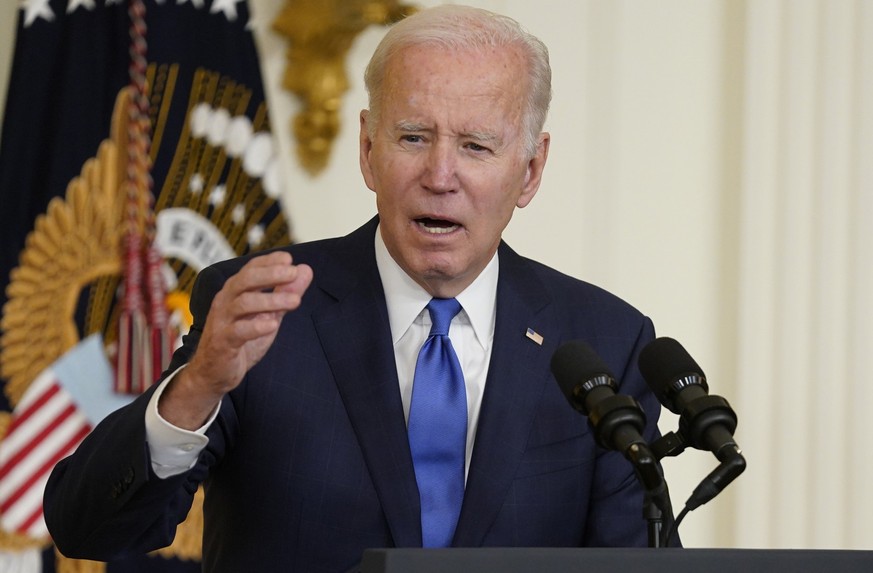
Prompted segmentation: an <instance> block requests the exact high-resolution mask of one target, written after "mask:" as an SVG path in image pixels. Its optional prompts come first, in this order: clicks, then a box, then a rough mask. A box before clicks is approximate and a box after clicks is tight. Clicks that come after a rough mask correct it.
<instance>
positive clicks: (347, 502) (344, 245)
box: [45, 6, 659, 571]
mask: <svg viewBox="0 0 873 573" xmlns="http://www.w3.org/2000/svg"><path fill="white" fill-rule="evenodd" d="M550 76H551V72H550V68H549V65H548V54H547V51H546V48H545V46H543V45H542V43H541V42H539V41H538V40H537V39H535V38H533V37H531V36H529V35H528V34H526V33H525V32H523V31H522V30H521V29H520V28H519V27H518V24H517V23H515V22H514V21H512V20H510V19H508V18H504V17H501V16H497V15H494V14H491V13H488V12H485V11H481V10H477V9H472V8H466V7H451V6H446V7H441V8H434V9H430V10H425V11H422V12H420V13H418V14H417V15H415V16H412V17H410V18H408V19H406V20H404V21H403V22H401V23H399V24H397V25H396V26H395V27H393V28H392V29H391V30H390V31H389V32H388V34H387V36H386V38H385V39H384V40H383V42H382V43H381V44H380V46H379V47H378V48H377V50H376V53H375V54H374V56H373V59H372V60H371V63H370V65H369V66H368V69H367V72H366V84H367V89H368V91H369V94H370V109H369V111H367V110H365V111H363V112H362V113H361V135H360V167H361V171H362V173H363V176H364V181H365V182H366V184H367V186H368V187H369V188H370V189H372V190H373V191H374V192H375V194H376V205H377V211H378V217H376V218H374V219H373V220H371V221H370V222H368V223H367V224H365V225H364V226H363V227H361V228H360V229H358V230H356V231H354V232H353V233H351V234H350V235H348V236H346V237H342V238H338V239H330V240H325V241H318V242H315V243H309V244H301V245H295V246H292V247H289V248H284V249H279V250H276V251H273V252H271V253H268V254H264V255H262V256H257V257H249V258H245V259H240V260H232V261H227V262H224V263H220V264H218V265H216V266H214V267H212V268H209V269H207V270H205V271H204V272H203V273H202V274H201V276H200V277H199V279H198V282H197V285H196V286H195V291H194V294H193V297H192V303H191V306H192V312H193V314H194V317H195V321H194V326H193V327H192V330H191V333H190V334H189V335H188V336H187V337H186V340H185V343H184V346H183V347H182V348H181V349H180V350H179V351H178V352H177V353H176V354H175V356H174V358H173V362H172V364H171V365H170V368H169V369H168V372H169V373H170V374H169V375H168V376H167V377H166V378H165V380H164V381H163V382H162V384H161V385H159V386H158V387H157V389H156V390H152V391H149V392H147V393H146V394H144V395H143V396H142V397H140V398H139V399H138V400H137V401H136V402H134V403H133V404H132V405H131V406H129V407H127V408H125V409H123V410H120V411H118V412H116V413H115V414H113V415H112V416H110V417H109V418H107V420H106V421H104V422H103V423H102V424H101V425H100V426H99V427H98V428H96V429H95V431H94V432H93V433H92V435H91V436H89V438H88V439H87V440H86V442H85V443H84V444H83V445H82V446H81V447H80V448H79V449H78V451H77V452H76V454H75V455H74V456H72V457H71V458H69V459H67V460H65V461H64V462H62V463H61V464H59V465H58V466H57V468H56V469H55V471H54V472H53V474H52V478H51V480H50V483H49V485H48V488H47V491H46V501H45V508H46V520H47V523H48V525H49V528H50V530H51V532H52V535H53V537H54V539H55V542H56V544H57V546H58V547H59V548H60V550H61V551H62V552H63V553H65V554H67V555H69V556H73V557H85V558H91V559H109V558H113V557H117V556H120V555H123V554H126V553H129V552H143V551H148V550H151V549H154V548H157V547H160V546H162V545H164V544H167V543H169V542H170V541H171V540H172V538H173V534H174V531H175V526H176V523H177V522H179V521H180V520H182V519H183V518H184V516H185V514H186V512H187V510H188V507H189V505H190V502H191V497H192V495H193V493H194V491H195V489H196V487H197V485H198V484H200V483H204V485H205V488H206V500H205V504H204V519H205V526H204V547H203V564H204V569H205V570H207V571H315V570H317V571H342V570H346V569H347V568H349V567H350V566H352V565H353V564H354V563H355V562H356V561H357V560H358V559H359V558H360V556H361V552H362V551H363V550H364V549H365V548H367V547H392V546H406V547H415V546H421V545H426V546H444V545H453V546H598V545H599V546H605V545H638V546H639V545H642V546H644V545H646V524H645V522H644V520H643V518H642V505H643V495H642V492H641V489H640V487H639V486H638V483H637V480H636V479H635V477H634V473H633V470H632V467H631V465H630V464H629V463H628V462H627V461H626V460H625V459H623V458H622V457H621V455H620V454H618V453H616V452H607V451H604V450H602V449H599V448H597V447H596V445H595V442H594V438H593V436H592V434H591V432H590V430H589V428H588V426H587V424H586V420H585V418H584V417H583V416H581V415H579V414H578V413H576V412H575V411H573V409H572V408H570V406H569V405H568V404H567V402H566V400H565V398H564V397H563V396H562V395H561V392H560V390H559V388H558V387H557V385H556V383H555V381H554V379H553V378H552V376H551V374H550V371H549V362H550V359H551V356H552V354H553V353H554V351H555V349H556V348H557V347H558V346H559V345H560V344H561V343H562V342H564V341H566V340H569V339H585V340H586V341H588V342H589V343H590V344H591V346H592V347H593V348H594V349H595V351H596V352H598V354H599V355H600V356H601V357H602V358H603V360H604V361H605V362H606V363H607V365H609V367H610V368H611V369H612V370H613V371H614V372H615V373H616V374H617V375H618V376H617V377H618V379H619V380H620V384H621V388H620V391H621V392H622V393H623V394H629V395H633V396H635V397H636V398H637V399H638V400H639V401H640V402H641V403H642V404H643V405H644V408H645V410H646V412H647V415H648V416H647V418H648V424H647V428H646V432H645V437H646V438H647V439H649V440H652V439H654V437H655V436H656V433H657V430H656V422H657V418H658V412H659V407H658V405H657V401H656V400H655V399H654V397H653V396H652V395H651V393H649V392H648V391H647V390H646V389H645V384H644V383H643V381H642V379H641V377H640V374H639V372H638V370H637V367H636V362H637V356H638V353H639V351H640V350H641V348H642V347H643V346H644V345H645V344H646V343H647V342H648V341H650V340H651V339H652V338H653V336H654V333H653V327H652V324H651V322H650V321H649V320H648V319H647V318H645V317H644V316H643V315H641V314H640V313H639V312H637V311H636V310H634V309H633V308H631V307H630V306H628V305H627V304H626V303H624V302H622V301H620V300H619V299H617V298H615V297H614V296H612V295H610V294H608V293H606V292H604V291H602V290H600V289H597V288H596V287H593V286H591V285H588V284H585V283H583V282H581V281H578V280H576V279H573V278H570V277H567V276H565V275H562V274H560V273H558V272H557V271H554V270H552V269H549V268H547V267H544V266H543V265H540V264H538V263H535V262H533V261H530V260H527V259H524V258H522V257H520V256H519V255H517V254H516V253H515V252H513V251H512V250H511V249H510V248H509V247H508V246H507V245H506V244H504V243H502V242H501V239H500V237H501V233H502V231H503V229H504V228H505V227H506V225H507V224H508V222H509V220H510V218H511V216H512V214H513V212H514V210H515V208H516V207H525V206H526V205H527V204H528V203H529V202H530V201H531V199H532V198H533V197H534V195H535V194H536V192H537V190H538V188H539V185H540V181H541V177H542V173H543V168H544V166H545V163H546V159H547V156H548V150H549V135H548V134H547V133H542V132H541V130H542V127H543V123H544V121H545V116H546V111H547V109H548V104H549V100H550V89H551V88H550ZM432 298H433V299H436V301H435V303H433V304H434V305H435V306H439V305H441V304H442V303H445V301H449V304H456V303H454V302H451V301H452V299H456V300H457V302H458V303H459V306H457V307H456V308H454V309H453V310H452V311H451V312H450V313H449V314H452V315H453V314H454V313H455V312H457V314H456V315H454V318H452V316H449V318H448V319H444V318H438V317H437V314H434V315H433V317H431V312H435V313H436V312H437V311H436V310H433V311H431V310H430V307H431V299H432ZM458 308H462V310H460V311H458ZM207 315H208V316H207ZM445 320H450V321H451V323H450V324H451V326H450V328H449V332H448V337H449V339H450V343H448V342H445V336H444V333H442V334H433V333H430V332H429V331H430V329H431V325H432V323H434V324H436V322H439V321H445ZM434 330H436V328H435V329H434ZM431 334H433V335H432V336H431ZM431 339H434V340H438V342H433V344H441V345H442V346H440V351H439V352H440V353H447V354H441V356H443V357H445V356H448V360H450V362H451V365H450V366H445V367H443V366H440V367H439V368H437V370H439V371H441V372H448V371H451V372H452V373H453V374H451V375H450V376H448V378H450V379H451V380H452V383H455V382H457V379H458V377H459V376H460V375H456V374H455V373H456V372H457V368H456V366H459V367H460V370H461V374H462V376H463V378H462V380H461V381H460V384H461V390H460V393H461V396H458V395H457V394H454V395H452V396H451V397H450V399H451V400H454V403H453V405H452V406H451V408H456V407H457V403H458V400H460V402H461V408H464V409H465V410H462V413H461V417H462V418H463V420H462V423H461V426H462V427H461V428H460V431H459V432H457V426H456V425H453V424H451V423H449V422H448V421H447V420H448V419H449V418H450V417H451V416H450V415H449V414H447V413H446V412H448V411H449V409H450V407H449V406H446V405H444V404H443V403H442V402H440V400H441V399H442V398H433V397H432V396H430V395H425V393H426V392H429V390H427V388H428V386H427V385H426V383H425V379H426V378H427V375H425V374H424V373H423V372H425V371H427V372H430V370H428V368H430V366H428V365H425V362H427V360H424V359H420V358H419V350H420V349H422V348H423V346H425V347H426V346H429V345H430V344H432V342H431ZM447 347H452V349H451V350H447ZM424 353H425V352H424V351H423V350H422V354H424ZM185 364H187V366H185V367H184V368H182V366H183V365H185ZM428 364H429V363H428ZM446 364H448V363H446ZM419 368H421V372H419ZM444 397H445V396H444ZM438 402H440V403H439V404H437V403H438ZM425 403H428V404H430V406H429V409H428V408H423V407H422V406H423V405H426V404H425ZM441 408H446V409H445V410H443V409H441ZM452 411H453V412H455V413H457V409H455V410H452ZM435 412H436V413H435ZM407 423H408V426H409V428H408V431H407ZM443 434H451V436H452V440H454V442H455V443H454V446H452V447H448V446H445V447H444V446H443V445H442V443H439V444H438V443H437V442H441V440H442V438H444V437H448V436H447V435H446V436H444V435H443ZM458 443H460V445H459V449H460V452H459V453H457V448H455V446H458ZM427 448H431V449H429V450H428V449H427ZM450 458H451V459H450ZM443 470H445V473H439V472H442V471H443Z"/></svg>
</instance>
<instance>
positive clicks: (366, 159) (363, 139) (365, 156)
mask: <svg viewBox="0 0 873 573" xmlns="http://www.w3.org/2000/svg"><path fill="white" fill-rule="evenodd" d="M369 116H370V110H367V109H362V110H361V133H360V135H359V136H358V137H359V148H358V159H359V161H360V163H361V175H363V176H364V183H366V184H367V187H369V188H370V189H371V190H373V191H375V190H376V187H375V185H374V178H373V170H372V169H371V167H370V152H371V151H372V150H373V141H372V140H371V139H370V135H369V132H368V130H367V121H368V119H369Z"/></svg>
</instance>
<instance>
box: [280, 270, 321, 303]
mask: <svg viewBox="0 0 873 573" xmlns="http://www.w3.org/2000/svg"><path fill="white" fill-rule="evenodd" d="M313 274H314V273H313V271H312V267H310V266H309V265H306V264H300V265H295V266H294V278H292V279H291V280H290V281H289V282H287V283H284V284H281V285H278V286H277V287H276V291H277V292H287V293H294V294H297V295H298V296H299V297H303V293H305V292H306V289H308V288H309V285H310V284H312V277H313Z"/></svg>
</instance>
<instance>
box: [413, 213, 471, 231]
mask: <svg viewBox="0 0 873 573" xmlns="http://www.w3.org/2000/svg"><path fill="white" fill-rule="evenodd" d="M415 222H416V223H418V226H419V228H421V229H423V230H424V231H425V232H427V233H431V234H433V235H444V234H446V233H451V232H452V231H454V230H456V229H459V228H460V227H461V226H460V225H459V224H457V223H455V222H452V221H447V220H445V219H432V218H430V217H422V218H420V219H416V220H415Z"/></svg>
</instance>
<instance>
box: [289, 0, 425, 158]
mask: <svg viewBox="0 0 873 573" xmlns="http://www.w3.org/2000/svg"><path fill="white" fill-rule="evenodd" d="M415 10H416V8H415V7H413V6H409V5H405V4H401V3H400V2H399V0H286V4H285V7H284V8H283V9H282V11H281V12H280V13H279V14H278V15H277V16H276V19H275V21H274V22H273V28H274V29H275V30H276V31H277V32H278V33H280V34H282V35H283V36H285V37H287V38H288V41H289V46H288V53H287V60H288V64H287V67H286V68H285V74H284V77H283V82H282V85H283V86H284V87H285V88H286V89H287V90H289V91H291V92H292V93H294V94H296V95H297V96H298V97H299V98H300V100H301V103H302V105H303V109H302V111H300V112H299V113H298V114H297V115H296V116H295V117H294V119H293V125H292V130H293V132H294V136H295V138H296V140H297V155H298V158H299V160H300V162H301V164H302V165H303V167H304V168H305V169H306V170H307V171H308V172H309V173H310V174H312V175H316V174H318V173H320V172H321V171H322V170H323V169H324V168H325V166H326V165H327V161H328V158H329V157H330V151H331V147H332V145H333V141H334V139H335V138H336V136H337V133H339V127H340V125H339V123H340V122H339V110H340V104H341V102H342V95H343V93H344V92H346V91H347V90H348V88H349V82H348V76H347V74H346V68H345V58H346V54H348V52H349V48H350V47H351V45H352V42H353V41H354V40H355V38H356V37H357V36H358V34H360V33H361V32H362V31H363V30H364V29H366V28H367V27H368V26H370V25H373V24H378V25H388V24H393V23H394V22H397V21H399V20H401V19H402V18H404V17H405V16H407V15H409V14H411V13H413V12H414V11H415Z"/></svg>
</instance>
